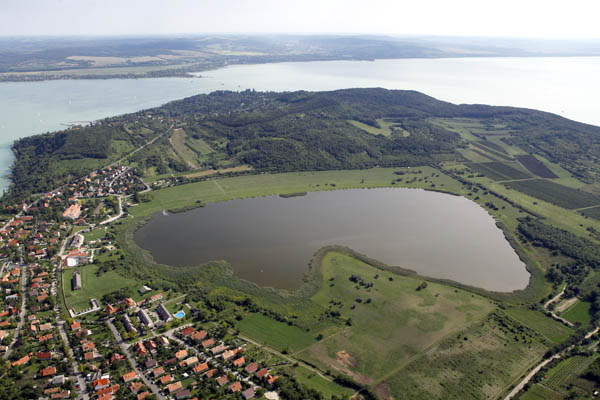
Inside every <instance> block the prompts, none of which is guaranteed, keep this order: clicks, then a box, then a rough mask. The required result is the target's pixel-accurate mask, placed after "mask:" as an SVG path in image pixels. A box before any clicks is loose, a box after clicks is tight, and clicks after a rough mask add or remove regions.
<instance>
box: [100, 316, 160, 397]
mask: <svg viewBox="0 0 600 400" xmlns="http://www.w3.org/2000/svg"><path fill="white" fill-rule="evenodd" d="M113 319H114V318H111V319H109V320H107V321H106V324H107V325H108V327H109V328H110V330H111V331H112V334H113V336H114V337H115V339H116V340H117V343H118V344H119V346H120V347H121V350H122V351H123V353H124V354H125V357H127V359H128V360H129V363H130V364H131V365H132V366H133V368H134V369H135V372H136V373H137V374H138V376H139V377H140V379H141V380H142V381H143V382H144V384H145V385H146V386H148V387H149V388H150V390H151V391H152V393H154V395H155V396H156V398H158V399H160V400H165V397H164V396H163V395H162V394H160V389H159V388H158V386H156V385H155V384H154V383H153V382H151V381H150V380H149V379H148V378H146V376H145V375H144V374H143V373H142V370H141V369H140V368H139V367H138V364H137V361H135V358H133V356H132V355H131V353H130V352H129V346H128V345H127V343H125V342H124V341H123V338H121V335H120V334H119V331H118V330H117V328H115V326H114V325H113V323H112V321H113Z"/></svg>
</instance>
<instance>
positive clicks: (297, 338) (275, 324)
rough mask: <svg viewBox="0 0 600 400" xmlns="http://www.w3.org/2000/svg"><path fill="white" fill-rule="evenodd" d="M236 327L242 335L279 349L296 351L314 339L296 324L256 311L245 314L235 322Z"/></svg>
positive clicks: (308, 344) (311, 342)
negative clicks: (277, 319) (280, 320)
mask: <svg viewBox="0 0 600 400" xmlns="http://www.w3.org/2000/svg"><path fill="white" fill-rule="evenodd" d="M236 328H237V329H238V330H239V331H240V332H241V333H243V334H244V335H246V336H249V337H251V338H252V339H255V340H257V341H259V342H262V343H265V344H268V345H269V346H270V347H273V348H274V349H277V350H279V351H282V350H291V351H297V350H300V349H303V348H305V347H308V346H310V345H311V344H313V343H314V342H315V341H316V340H315V338H313V337H312V336H311V335H310V334H308V333H306V332H305V331H303V330H302V329H300V328H298V327H296V326H293V325H288V324H286V323H284V322H279V321H276V320H274V319H272V318H269V317H266V316H264V315H262V314H257V313H250V314H248V315H245V316H244V318H243V319H242V320H241V321H240V322H238V323H237V324H236Z"/></svg>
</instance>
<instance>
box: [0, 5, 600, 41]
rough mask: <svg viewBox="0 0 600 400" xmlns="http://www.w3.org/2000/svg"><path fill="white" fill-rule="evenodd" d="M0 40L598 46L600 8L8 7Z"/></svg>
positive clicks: (0, 17)
mask: <svg viewBox="0 0 600 400" xmlns="http://www.w3.org/2000/svg"><path fill="white" fill-rule="evenodd" d="M3 3H4V4H3V10H2V14H1V15H0V36H3V37H14V36H25V37H32V36H33V37H35V36H56V37H62V36H148V35H158V36H164V35H205V34H228V35H233V34H318V35H321V34H322V35H365V34H372V35H386V36H400V37H402V36H413V37H414V36H419V37H422V36H431V37H480V38H515V39H516V38H522V39H552V40H560V39H571V40H573V39H575V40H594V39H600V25H598V24H597V23H596V16H597V15H598V14H599V12H600V4H598V3H597V2H593V1H588V0H574V1H571V2H570V3H569V4H568V5H567V4H566V3H565V2H562V1H561V2H559V1H555V0H549V1H539V0H532V1H528V2H519V1H517V0H506V1H504V2H502V3H497V4H496V3H494V4H490V3H488V2H481V1H475V0H456V1H453V2H445V1H437V0H423V1H421V2H419V3H418V4H413V3H409V2H389V1H383V0H373V1H371V2H369V3H368V4H365V3H364V2H363V1H359V0H346V1H342V0H330V1H322V0H321V1H316V0H306V1H303V2H281V1H275V0H254V1H250V0H206V1H202V2H198V1H193V0H173V1H169V2H164V1H161V0H130V1H126V2H123V1H116V0H107V1H103V2H101V3H100V2H96V1H90V0H83V1H81V0H79V1H77V0H54V1H48V0H5V1H4V2H3Z"/></svg>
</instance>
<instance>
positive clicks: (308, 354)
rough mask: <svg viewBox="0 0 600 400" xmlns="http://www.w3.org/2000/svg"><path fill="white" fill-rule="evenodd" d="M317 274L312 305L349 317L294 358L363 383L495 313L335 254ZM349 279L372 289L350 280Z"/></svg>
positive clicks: (476, 300)
mask: <svg viewBox="0 0 600 400" xmlns="http://www.w3.org/2000/svg"><path fill="white" fill-rule="evenodd" d="M322 274H323V276H322V279H323V285H322V287H321V289H320V290H319V291H318V292H317V293H316V294H315V295H314V296H313V297H312V301H313V302H316V303H317V304H319V305H321V306H322V307H325V308H327V310H328V311H327V312H329V313H339V314H340V316H341V318H350V319H351V326H350V327H348V328H345V329H342V330H340V331H338V332H337V333H334V334H330V335H329V336H326V337H325V338H323V339H322V340H321V341H320V342H318V343H315V344H313V345H312V346H310V347H308V348H307V349H305V350H303V351H301V352H300V353H298V354H297V355H298V357H300V358H302V359H306V360H307V361H309V362H311V363H314V364H316V365H319V366H321V367H323V369H332V370H336V371H338V372H341V373H346V374H348V375H350V376H352V377H353V378H354V379H356V380H357V381H359V382H363V383H367V384H370V383H373V382H375V381H376V380H377V379H379V378H381V377H383V376H384V375H385V374H387V373H389V372H390V371H393V370H395V369H397V368H400V367H402V366H403V365H404V364H406V363H407V362H409V361H410V360H411V359H412V358H413V357H415V356H416V355H418V354H419V353H420V352H422V351H423V350H425V349H427V348H428V347H429V346H431V345H432V344H434V343H435V342H436V341H438V340H440V339H442V338H444V337H445V336H446V335H448V334H450V333H453V332H457V331H460V330H461V329H463V328H464V327H465V326H468V325H469V324H472V323H474V322H476V321H480V320H481V319H482V318H484V317H485V315H486V314H488V313H489V312H490V311H492V310H493V309H494V306H493V304H492V303H491V302H489V301H488V300H486V299H485V298H483V297H480V296H477V295H473V294H471V293H468V292H466V291H463V290H459V289H454V288H452V287H450V286H445V285H441V284H437V283H431V282H430V283H428V285H427V287H426V288H425V289H423V290H419V291H418V290H416V289H417V287H418V286H419V285H420V284H421V283H422V280H421V279H418V278H415V277H406V276H399V275H397V274H393V273H391V272H388V271H381V270H379V269H377V268H375V267H373V266H370V265H368V264H366V263H364V262H362V261H359V260H357V259H356V258H353V257H352V256H350V255H348V254H343V253H339V252H328V253H327V254H326V255H325V256H324V257H323V260H322ZM352 275H355V276H360V279H362V282H363V283H364V284H370V283H372V284H373V285H372V287H367V286H368V285H366V286H365V285H361V284H360V283H357V282H352V281H350V279H349V278H350V277H351V276H352ZM376 275H378V277H377V278H375V276H376ZM390 278H392V280H390ZM358 299H360V301H359V300H358Z"/></svg>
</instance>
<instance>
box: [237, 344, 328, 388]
mask: <svg viewBox="0 0 600 400" xmlns="http://www.w3.org/2000/svg"><path fill="white" fill-rule="evenodd" d="M238 336H239V337H240V338H241V339H243V340H245V341H247V342H249V343H252V344H253V345H255V346H258V347H260V348H262V349H264V350H266V351H268V352H269V353H271V354H275V355H276V356H278V357H281V358H283V359H284V360H288V361H289V362H291V363H292V364H293V363H298V364H300V365H302V366H303V367H304V368H306V369H308V370H309V371H311V372H314V373H315V374H317V375H319V376H320V377H321V378H323V379H325V380H326V381H328V382H333V380H332V379H331V378H330V377H328V376H326V375H324V374H323V373H322V372H321V371H319V370H318V369H316V368H314V367H311V366H310V365H308V364H306V363H305V362H304V361H301V360H298V359H296V358H293V357H290V356H288V355H286V354H283V353H281V352H279V351H277V350H275V349H274V348H272V347H269V346H267V345H265V344H262V343H260V342H257V341H256V340H254V339H250V338H249V337H248V336H245V335H242V334H241V333H240V334H238Z"/></svg>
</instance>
